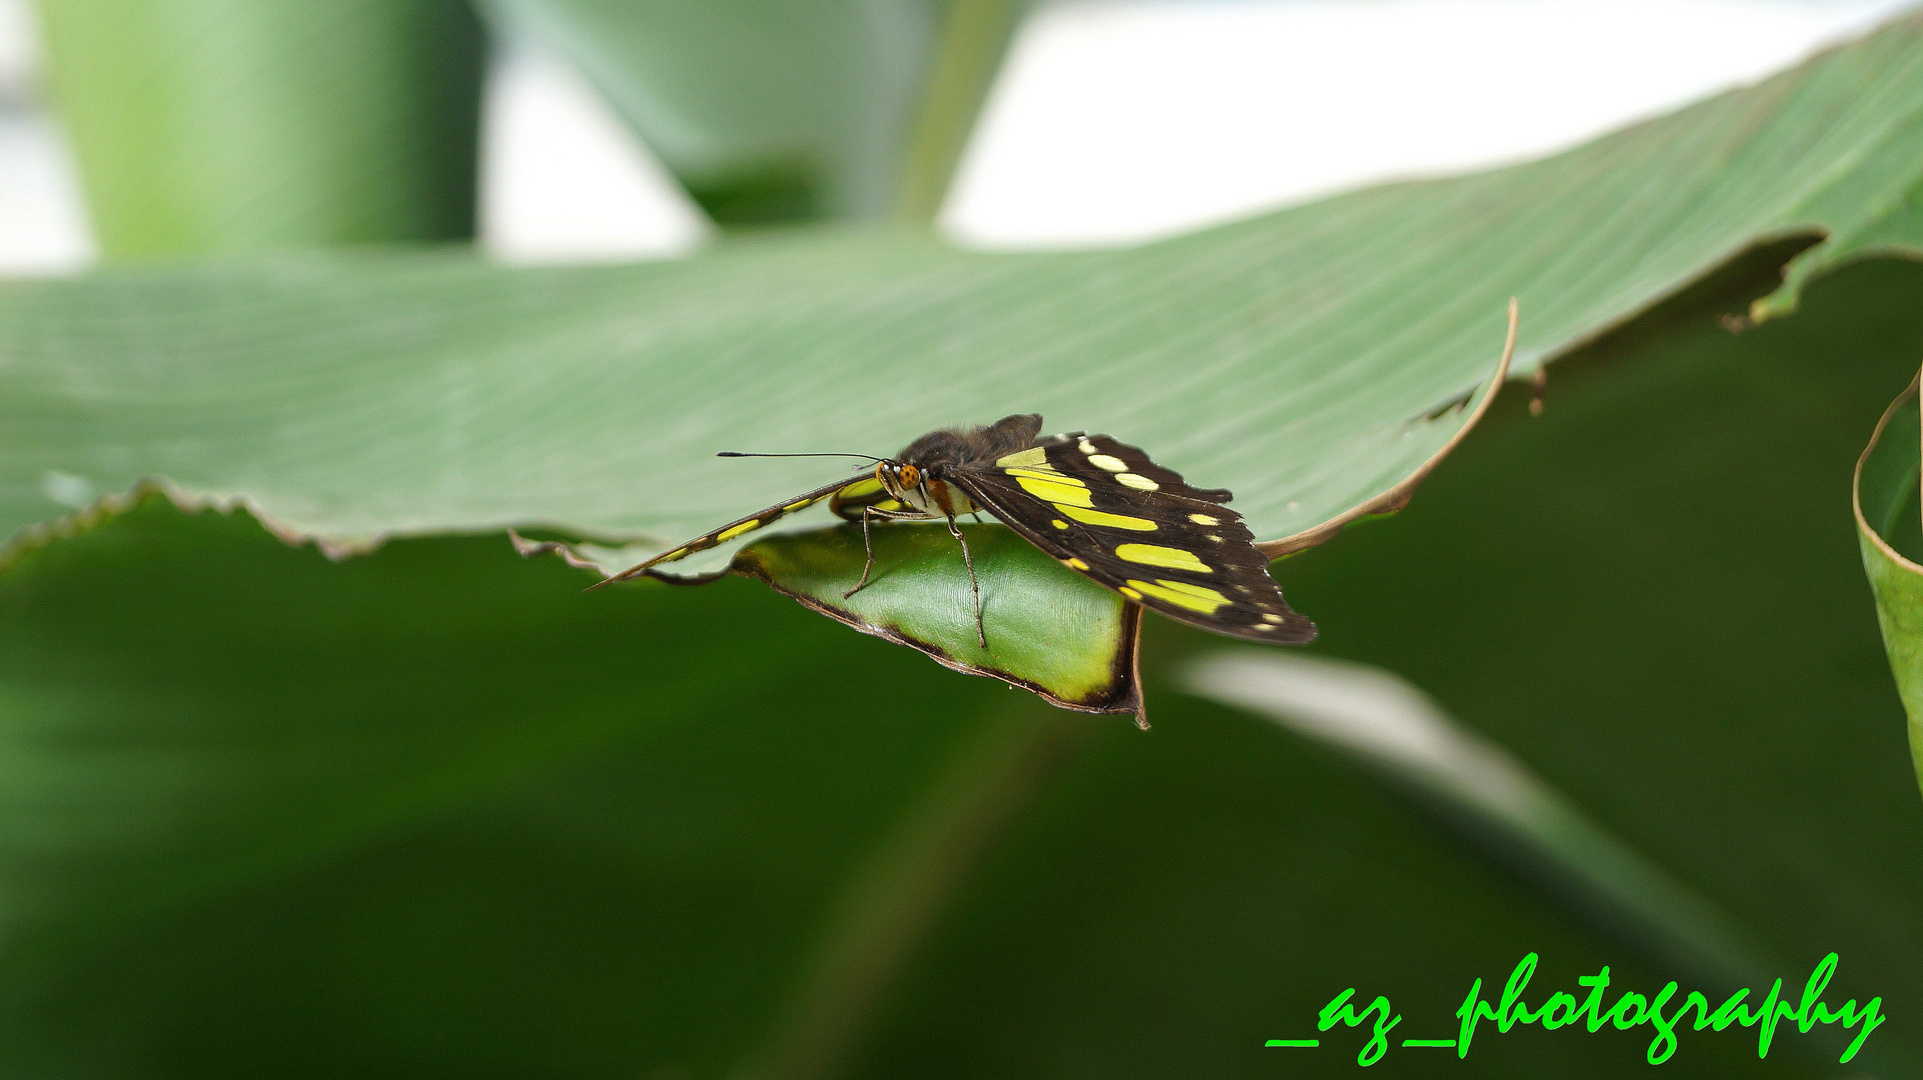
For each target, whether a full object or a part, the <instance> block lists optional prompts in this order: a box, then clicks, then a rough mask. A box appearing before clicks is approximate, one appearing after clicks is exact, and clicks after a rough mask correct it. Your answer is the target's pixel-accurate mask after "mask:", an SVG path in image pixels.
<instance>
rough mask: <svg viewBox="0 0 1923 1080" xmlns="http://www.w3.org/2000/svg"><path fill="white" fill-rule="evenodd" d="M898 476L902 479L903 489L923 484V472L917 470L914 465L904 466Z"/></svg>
mask: <svg viewBox="0 0 1923 1080" xmlns="http://www.w3.org/2000/svg"><path fill="white" fill-rule="evenodd" d="M897 475H899V476H900V477H901V486H902V487H914V486H915V485H916V484H919V483H921V470H920V469H917V468H915V467H914V466H913V465H903V466H902V467H901V472H900V473H899V474H897Z"/></svg>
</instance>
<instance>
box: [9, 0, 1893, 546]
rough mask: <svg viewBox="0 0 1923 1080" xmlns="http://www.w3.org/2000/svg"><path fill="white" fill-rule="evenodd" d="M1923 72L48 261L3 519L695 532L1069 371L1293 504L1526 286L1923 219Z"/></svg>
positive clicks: (1399, 444)
mask: <svg viewBox="0 0 1923 1080" xmlns="http://www.w3.org/2000/svg"><path fill="white" fill-rule="evenodd" d="M1920 72H1923V18H1920V17H1911V18H1907V19H1904V20H1901V21H1899V22H1897V23H1895V24H1893V25H1892V26H1891V27H1890V28H1888V29H1885V30H1883V31H1881V32H1879V33H1878V34H1876V35H1874V36H1871V37H1869V38H1866V39H1865V40H1863V41H1861V42H1858V43H1855V44H1852V45H1849V46H1845V47H1843V48H1840V49H1837V50H1835V51H1832V52H1830V53H1826V54H1824V55H1822V56H1819V57H1817V58H1816V59H1814V60H1812V61H1810V62H1809V63H1808V64H1806V65H1804V66H1803V67H1801V68H1798V69H1796V70H1794V71H1791V72H1788V73H1786V74H1784V75H1781V76H1778V77H1777V78H1774V79H1772V80H1769V81H1768V82H1766V83H1763V84H1761V85H1759V86H1757V87H1754V88H1751V89H1747V90H1741V91H1736V92H1733V93H1730V94H1726V95H1724V96H1722V97H1719V98H1716V99H1713V100H1711V101H1709V102H1706V103H1704V104H1701V105H1698V106H1695V107H1693V108H1690V109H1687V110H1684V111H1683V112H1680V113H1678V114H1676V115H1674V116H1670V117H1667V118H1664V119H1661V120H1656V121H1651V122H1649V123H1646V124H1642V125H1639V126H1638V127H1636V128H1633V129H1631V130H1628V131H1625V132H1623V133H1620V134H1617V135H1612V136H1609V137H1607V138H1605V139H1602V140H1599V141H1597V142H1595V143H1593V144H1591V145H1589V146H1586V147H1582V148H1579V149H1577V150H1573V151H1570V152H1568V153H1566V154H1563V155H1561V156H1558V157H1555V158H1550V159H1548V160H1545V161H1541V162H1536V163H1533V164H1528V165H1521V166H1516V167H1513V168H1509V169H1503V170H1498V171H1495V172H1491V173H1486V174H1482V175H1478V176H1472V177H1467V178H1463V179H1458V180H1443V181H1431V182H1423V183H1411V184H1400V185H1395V186H1390V187H1384V188H1378V189H1375V190H1372V191H1366V192H1361V193H1358V194H1354V195H1347V196H1342V197H1339V198H1334V199H1330V200H1326V201H1324V202H1320V203H1316V204H1314V205H1310V206H1305V207H1301V208H1298V209H1295V210H1289V211H1284V212H1282V213H1278V214H1274V215H1271V216H1269V217H1265V218H1261V219H1257V220H1254V221H1248V222H1243V223H1240V224H1236V225H1231V226H1225V227H1223V228H1219V229H1215V230H1212V231H1210V232H1206V233H1202V234H1199V235H1195V236H1190V237H1185V238H1181V239H1178V240H1172V241H1168V242H1165V243H1160V244H1154V245H1149V246H1146V247H1141V248H1135V249H1130V250H1125V251H1104V252H1086V253H1077V254H1053V255H988V254H977V253H966V252H958V251H955V250H953V249H950V248H947V247H945V246H943V245H941V244H939V243H936V242H934V241H933V240H931V239H927V238H923V237H916V236H904V235H891V234H883V233H865V232H843V233H828V232H822V233H814V234H807V235H798V236H787V237H779V238H776V237H770V238H765V239H760V240H754V241H740V242H735V243H727V244H722V245H719V246H718V247H717V248H716V249H715V250H712V251H710V252H708V253H706V254H703V255H700V256H697V257H695V258H690V259H687V260H683V261H678V262H671V263H660V264H652V265H643V266H631V267H597V268H570V269H539V270H504V269H498V268H494V267H488V266H485V265H482V264H481V263H479V262H476V261H472V260H469V259H466V258H461V257H454V256H447V255H432V256H430V255H415V256H373V255H365V256H318V255H317V256H312V257H305V258H286V259H278V260H271V261H262V262H256V263H251V264H248V265H228V266H211V267H200V268H191V269H177V270H167V271H144V272H134V271H127V272H119V273H113V274H104V275H97V276H94V277H91V278H88V279H84V280H79V281H48V282H33V283H15V284H10V285H7V286H6V287H4V288H3V289H0V354H4V356H5V357H6V359H7V363H6V364H5V366H4V368H0V431H4V432H6V435H5V436H4V439H5V442H4V444H0V527H4V528H6V529H9V530H12V529H19V528H21V527H24V526H27V525H30V524H31V523H34V522H37V521H42V520H45V519H47V518H49V517H51V516H53V515H55V514H58V513H60V512H61V511H62V510H63V509H65V507H63V506H62V505H61V503H62V502H63V501H64V502H67V503H68V504H69V505H71V504H72V503H74V502H76V501H82V500H83V499H84V496H85V494H86V493H87V492H90V491H91V492H95V493H101V492H114V491H120V490H124V489H126V488H127V487H128V486H129V485H131V484H132V483H133V482H134V481H136V480H137V479H139V478H141V477H143V476H161V477H165V478H167V479H168V480H169V481H170V482H171V483H172V484H173V485H174V487H175V489H176V490H178V491H180V492H182V493H183V494H184V495H186V496H188V497H192V498H204V499H210V500H217V501H223V502H224V501H233V500H241V501H245V502H246V503H248V504H249V505H251V506H254V507H257V508H258V509H259V510H260V512H261V513H262V514H263V515H264V516H265V517H266V518H268V519H269V520H270V521H273V522H275V523H276V525H277V527H278V528H281V529H283V530H284V531H286V532H288V533H290V534H292V535H311V536H317V537H320V538H322V539H324V540H326V541H327V542H329V543H330V544H334V545H341V546H350V547H351V546H353V545H356V544H368V543H371V542H374V541H376V540H378V539H379V538H380V537H382V536H386V535H395V534H417V533H432V532H441V531H450V530H452V531H475V530H488V529H500V528H503V527H506V526H510V525H526V526H537V525H548V526H551V527H554V528H558V529H562V530H565V531H568V532H571V533H575V534H582V535H589V536H597V535H598V536H606V537H628V536H643V537H647V538H651V539H654V540H656V541H659V542H676V541H679V540H680V539H682V538H685V537H687V536H692V535H696V534H697V533H698V532H700V531H701V530H703V529H705V528H708V527H710V526H712V525H713V524H715V523H716V522H720V521H727V520H730V519H732V518H733V517H736V516H738V515H739V514H740V513H742V512H743V508H744V507H756V506H765V505H768V503H769V502H770V501H771V500H772V499H774V498H778V497H780V495H781V494H782V493H784V492H791V491H796V490H802V489H803V488H804V487H813V486H816V485H818V484H819V483H820V481H819V479H817V478H818V477H819V475H820V472H819V464H818V463H813V464H810V463H805V462H786V461H757V462H751V463H750V462H740V461H717V460H715V459H714V457H713V456H712V455H713V453H714V452H715V451H716V450H723V449H733V450H775V451H813V450H844V451H863V452H887V451H890V450H892V449H894V448H896V447H898V446H901V445H902V444H904V443H906V442H907V441H908V440H909V439H911V438H913V437H915V436H918V435H920V434H922V433H923V432H924V431H926V430H927V429H928V428H930V427H933V426H935V424H937V423H939V422H948V421H953V420H974V421H978V422H979V421H983V420H987V419H991V418H993V417H996V416H1000V415H1003V414H1006V413H1010V412H1017V411H1039V412H1042V413H1043V414H1044V415H1045V416H1046V417H1047V421H1048V425H1049V427H1050V429H1053V430H1061V429H1069V428H1087V429H1091V430H1102V431H1107V432H1110V433H1112V434H1115V435H1117V436H1119V437H1122V438H1124V439H1127V440H1129V441H1131V442H1134V443H1137V444H1138V445H1141V446H1144V447H1145V448H1147V449H1149V450H1150V451H1151V452H1152V453H1154V454H1155V456H1156V457H1157V459H1158V460H1161V461H1163V462H1165V463H1167V464H1168V465H1170V466H1171V467H1173V468H1176V469H1178V470H1179V471H1181V472H1183V473H1185V474H1186V475H1188V476H1189V477H1191V478H1192V479H1194V480H1195V481H1197V482H1198V483H1203V484H1207V485H1210V486H1225V487H1228V488H1231V489H1232V490H1234V491H1235V493H1236V496H1237V501H1236V506H1237V507H1238V509H1240V510H1241V511H1242V512H1243V513H1244V515H1245V516H1246V517H1247V518H1248V519H1249V521H1250V524H1251V526H1252V527H1253V529H1254V530H1255V532H1256V534H1257V536H1258V537H1263V538H1269V537H1276V536H1282V535H1286V534H1289V533H1293V532H1296V531H1297V530H1299V529H1300V528H1302V527H1304V525H1306V524H1313V523H1316V522H1320V521H1323V520H1326V519H1328V518H1329V517H1331V516H1333V515H1334V514H1337V513H1339V512H1341V511H1343V510H1345V509H1347V508H1349V507H1352V506H1354V505H1356V504H1357V503H1360V502H1362V501H1363V500H1365V499H1367V498H1369V497H1370V496H1372V495H1374V494H1375V493H1377V492H1379V491H1381V490H1382V489H1384V488H1386V487H1388V486H1389V485H1390V484H1393V483H1395V482H1396V481H1398V480H1400V479H1401V478H1402V477H1404V476H1406V475H1407V474H1408V473H1409V472H1410V471H1411V469H1412V468H1413V467H1414V466H1415V465H1416V464H1418V463H1420V462H1422V461H1424V460H1426V459H1427V458H1428V457H1429V456H1430V454H1431V453H1433V452H1434V451H1435V450H1436V449H1437V447H1439V446H1441V445H1442V444H1443V443H1444V442H1446V441H1447V440H1448V438H1449V437H1450V436H1451V435H1453V434H1454V432H1455V431H1456V430H1457V429H1458V427H1459V426H1460V414H1459V413H1456V412H1454V411H1451V410H1449V409H1448V408H1447V406H1448V405H1449V404H1450V403H1452V402H1457V401H1460V400H1461V399H1462V395H1463V394H1464V392H1465V391H1467V390H1469V389H1470V388H1471V387H1474V386H1475V385H1477V383H1478V382H1479V381H1481V380H1482V379H1484V378H1485V377H1486V375H1487V373H1488V371H1489V369H1490V367H1491V366H1492V365H1493V363H1494V361H1495V359H1496V356H1497V354H1498V352H1499V350H1500V346H1501V343H1502V335H1503V318H1504V310H1503V309H1504V306H1505V303H1506V301H1507V299H1508V297H1509V296H1510V295H1512V294H1516V295H1520V297H1521V299H1522V312H1523V323H1522V325H1523V339H1522V345H1521V347H1520V349H1519V351H1518V359H1517V366H1518V369H1519V371H1522V372H1527V371H1529V370H1532V369H1533V368H1534V367H1535V366H1536V365H1537V364H1539V363H1540V362H1541V361H1542V359H1543V358H1544V357H1546V356H1549V355H1552V354H1556V353H1558V352H1561V351H1565V350H1567V349H1569V348H1571V347H1573V346H1574V345H1576V344H1578V343H1580V342H1582V341H1585V340H1589V339H1590V338H1591V337H1593V336H1594V335H1595V334H1597V333H1598V332H1600V331H1601V330H1603V329H1604V328H1606V327H1608V326H1611V325H1615V324H1616V323H1618V322H1620V321H1621V320H1623V319H1625V318H1628V317H1629V316H1630V315H1632V314H1633V313H1635V312H1636V311H1638V310H1641V309H1643V308H1645V307H1646V306H1647V305H1649V304H1651V303H1653V302H1655V301H1656V300H1658V299H1659V298H1661V297H1663V296H1665V295H1668V294H1670V293H1672V292H1674V291H1675V290H1677V289H1679V288H1681V287H1683V286H1684V285H1685V284H1687V283H1688V282H1690V281H1691V280H1692V279H1694V278H1697V277H1699V276H1700V275H1702V274H1704V273H1705V272H1706V271H1708V270H1709V269H1710V268H1712V267H1714V266H1716V265H1718V264H1720V263H1721V262H1723V261H1725V260H1728V259H1730V258H1732V256H1733V253H1736V252H1739V251H1742V250H1744V249H1745V247H1746V246H1747V245H1753V244H1758V243H1760V242H1761V241H1762V240H1763V239H1764V238H1772V237H1773V238H1777V239H1781V238H1782V237H1783V236H1784V235H1785V234H1786V233H1788V234H1795V235H1802V234H1804V233H1806V232H1808V231H1810V230H1816V229H1821V228H1828V229H1832V230H1834V231H1835V232H1836V234H1837V236H1838V237H1839V238H1840V239H1838V240H1833V241H1830V242H1827V243H1823V244H1819V245H1817V246H1816V247H1815V248H1814V249H1812V250H1811V251H1810V252H1807V253H1805V254H1804V255H1802V256H1801V257H1800V258H1798V260H1797V261H1796V263H1795V264H1794V266H1793V268H1792V269H1793V272H1794V273H1795V274H1797V275H1804V274H1807V273H1808V272H1810V270H1812V269H1813V268H1820V267H1823V266H1828V265H1832V264H1834V263H1836V262H1837V261H1839V260H1844V259H1848V258H1852V257H1856V256H1858V255H1860V254H1861V253H1862V252H1863V251H1864V250H1866V248H1865V245H1870V244H1872V243H1873V244H1874V245H1875V250H1879V251H1887V252H1902V251H1911V250H1913V249H1912V248H1907V247H1903V246H1901V244H1900V243H1899V240H1900V238H1901V237H1902V236H1904V235H1907V233H1906V230H1909V229H1912V228H1914V227H1915V226H1916V221H1915V220H1913V219H1914V217H1915V215H1916V214H1917V213H1918V212H1917V211H1916V210H1915V209H1914V207H1913V206H1912V204H1911V203H1910V202H1906V201H1904V200H1903V199H1902V198H1901V197H1900V196H1901V193H1903V192H1905V191H1908V190H1910V189H1911V188H1912V187H1913V186H1914V185H1916V184H1917V183H1918V182H1919V178H1923V124H1917V123H1916V122H1915V120H1916V118H1917V117H1918V116H1919V115H1923V77H1919V73H1920ZM1791 146H1794V147H1796V148H1797V151H1796V153H1794V154H1790V153H1788V152H1787V150H1786V148H1787V147H1791ZM1839 186H1843V187H1848V188H1849V190H1851V191H1854V192H1857V193H1858V194H1861V195H1863V196H1864V197H1863V198H1860V199H1853V200H1847V201H1838V200H1835V199H1833V198H1832V197H1831V196H1832V195H1833V193H1834V192H1835V191H1837V190H1838V189H1839ZM1872 196H1874V197H1872ZM1799 280H1800V278H1799ZM798 524H804V525H805V524H806V523H805V521H804V522H798Z"/></svg>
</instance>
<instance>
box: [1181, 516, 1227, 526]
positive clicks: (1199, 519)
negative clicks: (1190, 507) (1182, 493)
mask: <svg viewBox="0 0 1923 1080" xmlns="http://www.w3.org/2000/svg"><path fill="white" fill-rule="evenodd" d="M1189 520H1190V521H1193V522H1195V523H1196V524H1197V525H1220V524H1222V519H1221V518H1214V517H1210V516H1208V515H1207V514H1190V515H1189Z"/></svg>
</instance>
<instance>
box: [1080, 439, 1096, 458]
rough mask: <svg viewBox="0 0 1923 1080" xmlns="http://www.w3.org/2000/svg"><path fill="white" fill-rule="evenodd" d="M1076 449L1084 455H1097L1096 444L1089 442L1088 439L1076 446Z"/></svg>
mask: <svg viewBox="0 0 1923 1080" xmlns="http://www.w3.org/2000/svg"><path fill="white" fill-rule="evenodd" d="M1076 449H1078V450H1080V451H1081V452H1082V453H1084V454H1093V453H1095V444H1094V443H1092V442H1089V441H1088V440H1087V439H1083V440H1082V441H1081V442H1080V443H1077V444H1076Z"/></svg>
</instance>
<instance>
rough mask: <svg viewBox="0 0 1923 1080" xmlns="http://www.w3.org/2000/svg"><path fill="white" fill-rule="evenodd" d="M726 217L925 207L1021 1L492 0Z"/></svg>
mask: <svg viewBox="0 0 1923 1080" xmlns="http://www.w3.org/2000/svg"><path fill="white" fill-rule="evenodd" d="M491 6H492V7H493V8H494V9H495V10H497V11H499V12H500V13H501V15H502V17H503V19H504V21H506V22H508V23H509V24H511V25H515V26H518V27H521V28H524V29H525V30H526V31H528V32H532V33H533V34H534V35H536V36H538V37H540V38H542V39H544V40H545V41H547V42H548V43H550V44H551V45H553V46H554V47H556V48H558V49H560V50H561V51H562V52H563V53H565V54H566V55H567V56H568V57H569V58H570V59H572V60H573V61H574V62H575V63H576V64H577V65H579V66H580V68H581V69H582V70H583V71H584V72H586V73H587V75H588V77H589V78H591V79H592V80H593V81H594V82H595V83H596V84H597V85H598V86H600V88H601V89H602V90H603V91H604V92H605V93H606V94H607V95H608V97H609V99H610V100H611V101H612V102H613V104H614V105H615V107H616V108H617V109H619V110H620V111H621V113H622V115H623V116H625V117H626V118H627V120H628V121H629V123H631V124H633V125H634V127H635V128H636V130H637V131H639V132H640V134H641V135H642V136H643V137H644V138H645V139H646V140H647V141H648V144H649V145H650V146H651V147H652V148H653V149H654V151H655V152H656V153H658V154H660V155H661V157H662V159H663V161H664V162H666V164H667V165H668V167H669V168H670V169H672V170H673V171H674V173H675V175H676V176H677V177H679V178H680V180H681V182H682V183H683V184H684V185H686V187H687V188H688V191H689V193H690V194H691V195H693V196H694V199H695V201H696V202H698V203H700V204H701V206H702V207H703V208H704V209H706V210H707V211H708V213H709V214H710V215H712V216H713V217H714V218H715V220H717V221H718V222H720V223H721V224H723V225H752V224H765V223H768V222H774V221H785V220H797V219H803V218H811V217H836V218H866V219H878V218H891V217H900V218H906V219H909V220H921V221H926V220H929V219H931V218H933V216H934V213H935V210H936V209H937V208H938V206H939V203H940V199H941V195H942V193H943V192H944V191H946V189H947V185H948V180H949V177H950V175H951V174H952V173H953V171H954V168H955V164H956V162H957V161H958V160H959V159H960V156H961V148H962V144H963V142H964V141H965V140H966V138H967V136H968V132H969V129H970V127H971V126H972V124H973V121H974V117H975V113H976V111H977V110H978V109H979V108H980V105H981V101H982V98H983V97H984V96H985V95H986V93H987V90H988V83H989V80H990V79H991V78H992V77H993V75H994V73H995V70H996V68H997V67H998V66H999V65H1000V62H1001V56H1002V52H1003V50H1004V49H1005V48H1006V46H1007V43H1008V40H1009V38H1010V36H1011V35H1012V34H1013V32H1014V27H1015V24H1016V21H1017V19H1018V17H1019V15H1020V13H1021V9H1022V8H1023V6H1024V4H1023V3H1022V2H1021V0H734V2H732V3H725V4H716V3H710V2H704V0H644V2H641V3H635V2H634V0H491Z"/></svg>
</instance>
